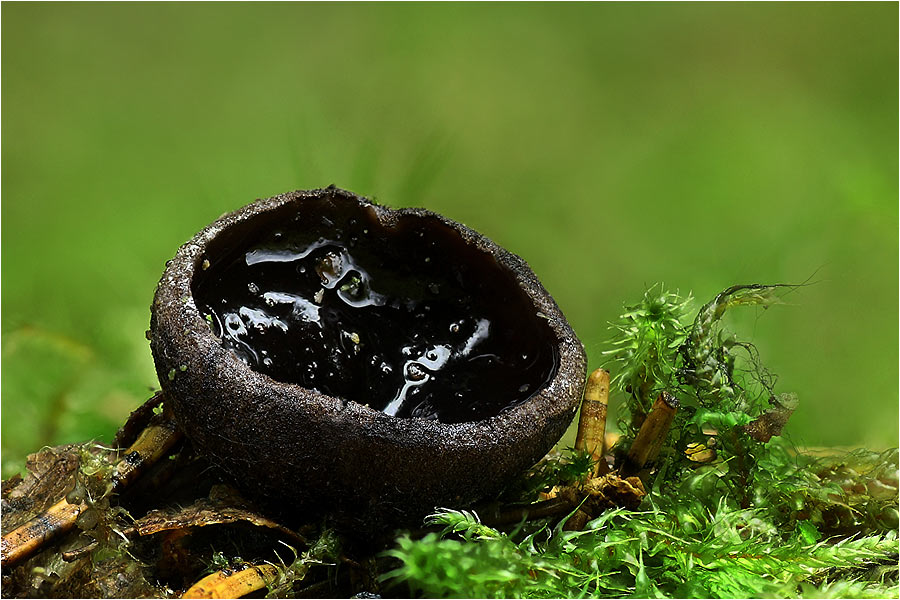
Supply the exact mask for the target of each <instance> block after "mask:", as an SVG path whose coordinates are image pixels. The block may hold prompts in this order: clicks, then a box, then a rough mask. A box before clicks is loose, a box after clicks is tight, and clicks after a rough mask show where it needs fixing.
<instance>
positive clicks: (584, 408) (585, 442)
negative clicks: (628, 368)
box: [575, 369, 609, 476]
mask: <svg viewBox="0 0 900 600" xmlns="http://www.w3.org/2000/svg"><path fill="white" fill-rule="evenodd" d="M608 404H609V371H606V370H604V369H597V370H595V371H594V372H593V373H591V376H590V377H588V380H587V384H586V385H585V387H584V399H583V400H582V402H581V415H580V416H579V418H578V433H577V435H576V437H575V449H576V450H584V451H587V452H590V454H591V458H592V459H593V460H594V466H593V469H592V471H591V475H592V476H596V475H597V473H598V472H600V469H601V467H602V463H603V462H604V461H603V451H604V448H603V444H604V441H605V436H606V408H607V405H608Z"/></svg>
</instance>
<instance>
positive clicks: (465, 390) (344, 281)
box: [193, 202, 558, 423]
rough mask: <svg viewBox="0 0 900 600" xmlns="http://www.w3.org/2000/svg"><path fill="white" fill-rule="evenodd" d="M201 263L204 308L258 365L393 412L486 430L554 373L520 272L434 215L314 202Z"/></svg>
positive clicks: (217, 329) (549, 339) (198, 281)
mask: <svg viewBox="0 0 900 600" xmlns="http://www.w3.org/2000/svg"><path fill="white" fill-rule="evenodd" d="M211 248H212V246H211ZM202 260H203V261H208V262H204V263H203V264H204V266H207V265H208V266H207V268H205V269H203V270H200V271H198V274H197V276H196V277H195V280H194V283H193V287H194V290H193V292H194V298H195V301H196V302H197V306H198V308H199V309H200V311H201V313H202V314H203V315H204V316H205V318H206V319H207V321H208V322H209V324H210V327H211V329H212V331H213V333H214V334H215V335H216V336H217V337H219V338H220V339H221V341H222V344H223V345H224V346H225V347H227V348H229V349H231V350H232V351H233V352H234V353H235V354H236V355H237V356H238V358H240V359H241V360H242V361H244V362H245V363H246V364H247V365H249V367H250V368H252V369H254V370H256V371H258V372H260V373H264V374H266V375H268V376H270V377H272V378H273V379H276V380H278V381H282V382H286V383H295V384H298V385H301V386H303V387H306V388H311V389H315V390H317V391H319V392H321V393H324V394H327V395H330V396H334V397H338V398H341V399H343V400H345V401H353V402H358V403H360V404H365V405H368V406H369V407H371V408H373V409H375V410H379V411H382V412H384V413H386V414H388V415H391V416H395V417H405V418H410V417H412V418H423V419H437V420H439V421H441V422H445V423H460V422H469V421H478V420H482V419H485V418H488V417H490V416H493V415H496V414H498V413H500V412H501V411H503V410H504V409H507V408H510V407H512V406H516V405H518V404H520V403H521V402H524V401H525V400H527V399H528V398H530V397H531V396H532V395H534V394H535V393H536V392H538V391H539V390H540V389H541V388H542V387H543V386H544V385H545V383H546V382H548V381H549V380H550V379H551V378H552V377H553V375H554V374H555V372H556V369H557V366H558V365H557V363H558V357H557V350H556V344H557V341H556V338H555V335H554V334H553V331H552V330H551V328H550V327H549V325H548V324H547V323H546V321H545V320H544V319H542V318H541V316H540V315H539V314H537V313H536V311H535V309H534V306H533V305H532V304H531V303H530V302H529V300H528V298H527V297H526V295H525V294H524V292H523V291H522V290H521V289H520V288H519V286H518V283H517V281H516V279H515V276H514V275H513V274H512V273H511V272H509V271H508V270H507V269H504V268H502V267H501V266H500V265H499V264H498V263H497V262H496V261H495V260H494V259H493V257H492V256H490V255H489V254H487V253H485V252H482V251H480V250H478V249H476V248H473V247H472V246H471V245H470V244H466V243H465V241H464V240H463V239H462V238H461V236H460V234H459V233H458V232H457V231H455V230H453V229H452V228H450V227H448V226H446V225H445V224H443V223H441V222H440V221H439V220H438V219H436V218H430V219H429V218H426V219H422V218H421V217H416V218H415V219H412V218H410V219H404V218H400V219H399V221H398V222H397V223H396V224H394V225H393V226H392V227H386V226H384V225H382V224H380V223H379V222H378V221H377V219H376V218H375V216H374V214H373V213H371V212H370V211H366V210H363V209H361V208H358V207H357V208H356V209H355V210H354V211H353V214H346V211H342V210H339V209H338V208H337V207H335V206H333V205H331V204H329V203H327V202H322V203H317V204H312V203H309V204H307V205H306V207H305V208H304V210H303V211H302V212H296V211H295V212H292V213H288V214H282V215H280V218H278V219H275V220H273V219H271V218H269V219H267V220H266V221H265V222H264V223H261V224H258V226H257V227H255V228H253V229H252V230H248V231H245V232H243V234H242V235H241V236H239V237H235V238H233V239H231V240H230V242H229V243H228V244H227V245H220V247H219V249H218V250H217V251H216V255H210V256H205V257H203V259H202Z"/></svg>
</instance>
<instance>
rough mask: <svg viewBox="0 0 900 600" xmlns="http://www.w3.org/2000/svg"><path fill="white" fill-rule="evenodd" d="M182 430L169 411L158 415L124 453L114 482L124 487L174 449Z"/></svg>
mask: <svg viewBox="0 0 900 600" xmlns="http://www.w3.org/2000/svg"><path fill="white" fill-rule="evenodd" d="M181 436H182V434H181V430H180V429H178V425H176V424H175V421H174V420H173V419H172V417H171V416H170V415H168V414H167V413H163V414H161V415H156V416H154V417H153V419H151V421H150V424H149V425H147V427H146V428H145V429H144V430H143V431H142V432H141V434H140V435H139V436H138V438H137V440H135V442H134V443H133V444H132V445H131V446H129V448H128V450H126V451H125V453H124V454H123V455H122V458H121V459H120V460H119V464H117V465H116V471H115V473H114V474H113V483H114V484H115V485H116V487H117V488H124V487H126V486H127V485H128V484H130V483H131V482H132V481H134V480H135V479H136V478H137V477H138V476H139V475H140V474H141V473H142V472H144V471H145V470H147V468H148V467H149V466H150V465H153V464H154V463H156V461H158V460H159V459H160V458H162V457H163V456H164V455H165V454H166V453H167V452H168V451H169V450H171V449H172V446H174V445H175V444H176V443H178V441H179V440H180V439H181Z"/></svg>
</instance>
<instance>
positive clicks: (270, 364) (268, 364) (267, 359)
mask: <svg viewBox="0 0 900 600" xmlns="http://www.w3.org/2000/svg"><path fill="white" fill-rule="evenodd" d="M262 363H263V364H264V365H266V366H267V367H271V366H272V359H271V358H269V357H268V356H267V357H266V358H264V359H263V361H262Z"/></svg>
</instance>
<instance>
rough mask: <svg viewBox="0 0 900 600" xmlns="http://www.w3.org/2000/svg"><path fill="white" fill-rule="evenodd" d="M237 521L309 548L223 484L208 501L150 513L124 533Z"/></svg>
mask: <svg viewBox="0 0 900 600" xmlns="http://www.w3.org/2000/svg"><path fill="white" fill-rule="evenodd" d="M237 522H246V523H249V524H250V525H255V526H257V527H265V528H267V529H271V530H272V531H273V532H274V533H276V534H278V536H279V537H281V538H282V539H284V540H286V541H288V542H290V543H291V544H293V545H295V546H301V547H305V546H308V545H309V544H308V543H307V541H306V539H305V538H304V537H303V536H301V535H300V534H299V533H297V532H296V531H293V530H291V529H288V528H287V527H285V526H283V525H281V524H279V523H277V522H275V521H273V520H272V519H269V518H267V517H264V516H262V515H260V514H257V513H255V512H253V511H252V510H250V509H249V507H248V506H247V505H246V501H245V500H244V499H243V498H242V497H241V496H240V495H238V494H237V492H235V491H234V490H233V489H231V488H229V487H228V486H224V485H220V486H215V487H213V490H212V491H211V493H210V498H202V499H200V500H197V501H196V502H194V503H193V504H191V505H190V506H187V507H184V508H181V509H178V510H166V509H159V510H152V511H150V512H149V513H147V514H146V515H145V516H143V517H141V518H140V519H138V520H137V521H135V522H134V525H133V526H132V527H131V528H129V529H126V530H125V531H124V533H125V534H126V535H128V536H129V537H132V536H141V537H143V536H148V535H153V534H156V533H160V532H164V531H175V530H185V529H192V528H197V527H207V526H210V525H227V524H230V523H237Z"/></svg>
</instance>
